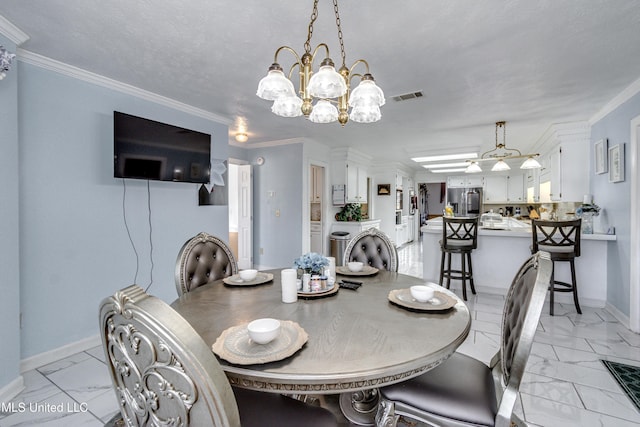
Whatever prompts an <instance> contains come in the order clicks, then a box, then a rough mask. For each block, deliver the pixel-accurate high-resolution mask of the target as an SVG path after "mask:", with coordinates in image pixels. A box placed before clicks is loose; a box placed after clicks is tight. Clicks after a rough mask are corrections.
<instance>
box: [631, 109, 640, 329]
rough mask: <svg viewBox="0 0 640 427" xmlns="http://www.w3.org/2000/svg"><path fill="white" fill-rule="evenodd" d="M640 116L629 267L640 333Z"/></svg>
mask: <svg viewBox="0 0 640 427" xmlns="http://www.w3.org/2000/svg"><path fill="white" fill-rule="evenodd" d="M638 144H640V116H637V117H635V118H633V119H632V120H631V133H630V144H629V145H630V156H629V161H630V166H631V167H630V169H631V191H630V193H631V215H630V220H631V236H630V237H631V248H630V249H631V250H630V257H629V259H630V262H629V264H630V266H629V270H630V271H629V282H630V283H629V327H630V329H631V330H632V331H633V332H636V333H640V224H639V223H638V218H639V217H640V182H639V179H640V173H639V172H638V167H639V166H640V148H639V147H638Z"/></svg>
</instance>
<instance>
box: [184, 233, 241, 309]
mask: <svg viewBox="0 0 640 427" xmlns="http://www.w3.org/2000/svg"><path fill="white" fill-rule="evenodd" d="M237 273H238V264H237V263H236V259H235V257H234V256H233V252H231V248H229V246H228V245H227V244H226V243H225V242H224V241H222V240H221V239H219V238H217V237H215V236H212V235H210V234H207V233H204V232H202V233H199V234H198V235H197V236H195V237H192V238H191V239H189V240H187V242H186V243H185V244H184V245H183V246H182V249H180V252H179V253H178V258H177V260H176V271H175V278H176V290H177V291H178V295H179V296H180V295H182V294H184V293H186V292H189V291H191V290H193V289H195V288H197V287H199V286H202V285H206V284H207V283H211V282H215V281H216V280H220V279H224V278H225V277H228V276H232V275H234V274H237Z"/></svg>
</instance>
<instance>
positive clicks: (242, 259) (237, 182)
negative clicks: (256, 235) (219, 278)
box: [229, 160, 253, 269]
mask: <svg viewBox="0 0 640 427" xmlns="http://www.w3.org/2000/svg"><path fill="white" fill-rule="evenodd" d="M252 183H253V178H252V169H251V165H248V164H238V163H232V160H229V246H231V251H232V252H233V255H234V256H235V257H236V261H237V262H238V268H239V269H246V268H253V203H252V202H253V195H252Z"/></svg>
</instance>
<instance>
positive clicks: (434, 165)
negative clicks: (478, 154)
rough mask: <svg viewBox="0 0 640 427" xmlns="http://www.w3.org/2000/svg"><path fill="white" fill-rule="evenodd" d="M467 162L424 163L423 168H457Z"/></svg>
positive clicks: (465, 164)
mask: <svg viewBox="0 0 640 427" xmlns="http://www.w3.org/2000/svg"><path fill="white" fill-rule="evenodd" d="M467 165H468V163H467V162H457V163H430V164H426V165H422V167H423V168H426V169H439V168H455V167H460V166H467Z"/></svg>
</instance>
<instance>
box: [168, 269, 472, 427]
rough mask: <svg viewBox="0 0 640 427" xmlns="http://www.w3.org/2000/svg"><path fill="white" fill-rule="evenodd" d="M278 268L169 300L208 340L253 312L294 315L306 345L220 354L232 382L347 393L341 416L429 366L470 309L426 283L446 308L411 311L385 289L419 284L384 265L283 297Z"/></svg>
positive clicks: (447, 348) (458, 338)
mask: <svg viewBox="0 0 640 427" xmlns="http://www.w3.org/2000/svg"><path fill="white" fill-rule="evenodd" d="M280 271H281V270H269V271H266V272H265V273H269V274H272V275H273V280H271V281H269V282H267V283H263V284H259V285H255V286H243V285H242V284H238V285H237V286H229V285H228V283H223V282H222V281H219V282H215V283H211V284H208V285H204V286H201V287H199V288H196V289H194V290H193V291H191V292H188V293H186V294H184V295H182V296H181V297H180V298H178V299H177V300H175V301H174V302H173V303H172V307H173V308H174V309H175V310H176V311H177V312H178V313H179V314H180V315H182V316H183V317H184V318H185V319H186V320H187V321H188V322H189V323H190V324H191V325H192V326H193V328H194V329H195V330H196V331H197V332H198V333H199V334H200V336H201V337H202V338H203V339H204V341H205V342H206V343H207V344H208V345H209V346H211V345H212V344H214V342H215V341H216V340H217V339H218V337H220V336H221V334H223V332H225V330H228V329H229V328H234V327H236V328H237V327H238V326H240V325H244V324H246V323H248V322H250V321H252V320H255V319H258V318H264V317H270V318H275V319H280V320H283V321H292V322H295V323H296V324H297V325H299V326H300V327H301V328H302V329H304V332H306V334H307V335H308V340H307V341H306V343H305V344H304V345H303V346H302V348H300V349H299V350H298V351H296V352H295V353H294V354H293V355H291V356H289V357H286V358H285V359H283V360H278V361H272V362H268V363H257V364H248V365H247V364H234V363H230V362H228V361H227V360H225V359H224V358H221V357H218V360H219V362H220V365H221V366H222V369H223V370H224V371H225V373H226V375H227V377H228V379H229V382H230V383H231V384H232V385H233V386H237V387H244V388H249V389H253V390H260V391H265V392H273V393H281V394H292V395H318V394H341V395H344V396H349V395H352V396H353V398H352V404H353V405H355V406H354V407H355V409H354V412H353V414H351V415H350V414H348V413H345V415H346V416H347V418H350V419H352V418H353V417H354V416H355V417H356V418H358V417H359V415H358V412H366V413H367V416H370V413H371V411H372V410H374V409H375V408H372V407H371V405H369V406H368V407H366V408H364V409H363V408H362V407H360V408H358V405H365V403H366V402H365V401H367V400H370V398H371V394H372V393H367V392H366V391H371V390H374V391H375V390H376V389H377V388H379V387H382V386H384V385H387V384H392V383H396V382H400V381H404V380H406V379H409V378H412V377H415V376H417V375H420V374H422V373H424V372H426V371H428V370H430V369H433V368H434V367H435V366H437V365H438V364H440V363H441V362H443V361H444V360H446V359H447V358H448V357H449V356H450V355H451V354H452V353H453V352H454V351H455V349H456V348H457V347H458V346H459V345H460V344H461V343H462V342H463V341H464V340H465V338H466V337H467V335H468V333H469V329H470V326H471V316H470V314H469V309H468V308H467V306H466V305H465V304H464V302H463V301H462V300H460V299H459V298H458V297H457V296H456V295H455V294H453V293H452V292H450V291H448V290H447V289H445V288H442V287H439V286H437V285H435V284H432V285H431V286H433V287H435V288H436V289H437V290H438V291H439V292H442V293H444V294H446V295H447V296H448V297H450V298H453V299H454V301H451V304H450V305H453V306H452V307H451V308H449V309H447V310H442V311H415V310H414V309H409V308H406V307H404V306H403V304H400V305H398V304H396V303H393V302H392V301H390V298H389V296H390V292H391V291H393V290H399V289H404V290H406V289H407V288H409V287H410V286H412V285H421V284H424V281H423V280H422V279H420V278H417V277H413V276H408V275H405V274H400V273H396V272H389V271H383V270H381V271H378V272H376V273H375V274H371V275H367V276H352V275H349V276H342V275H340V274H338V275H337V280H336V286H337V285H338V282H340V281H341V280H342V279H345V280H352V281H358V282H361V283H362V286H360V287H359V288H358V289H357V290H351V289H346V288H339V290H338V292H335V293H333V294H330V295H328V296H324V297H322V298H309V299H302V298H298V300H297V301H296V302H294V303H283V302H282V293H281V279H280ZM227 282H229V281H227ZM396 302H397V301H396ZM363 391H364V393H363ZM349 392H352V393H349ZM373 394H375V392H374V393H373ZM341 406H342V402H341ZM365 406H366V405H365ZM343 412H345V410H344V408H343ZM352 420H353V419H352ZM356 421H358V422H360V420H356Z"/></svg>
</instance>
